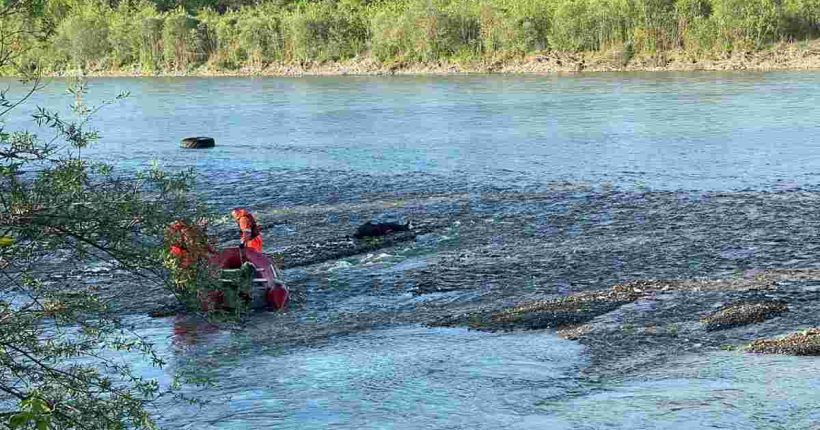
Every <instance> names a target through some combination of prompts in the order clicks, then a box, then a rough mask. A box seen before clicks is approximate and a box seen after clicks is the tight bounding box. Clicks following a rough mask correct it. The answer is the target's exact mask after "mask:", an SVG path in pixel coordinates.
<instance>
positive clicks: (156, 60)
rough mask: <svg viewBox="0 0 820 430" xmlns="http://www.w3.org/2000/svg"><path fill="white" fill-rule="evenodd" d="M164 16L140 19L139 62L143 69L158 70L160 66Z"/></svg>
mask: <svg viewBox="0 0 820 430" xmlns="http://www.w3.org/2000/svg"><path fill="white" fill-rule="evenodd" d="M164 26H165V18H163V17H148V18H143V19H142V21H141V29H140V35H141V38H140V39H141V40H140V63H142V68H143V69H144V70H150V71H154V70H160V69H161V68H162V66H161V64H162V59H163V56H162V52H163V49H162V28H163V27H164Z"/></svg>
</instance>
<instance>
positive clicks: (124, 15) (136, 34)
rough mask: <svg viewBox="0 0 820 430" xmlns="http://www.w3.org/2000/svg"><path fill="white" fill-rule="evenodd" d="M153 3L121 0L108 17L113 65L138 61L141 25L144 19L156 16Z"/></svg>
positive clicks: (140, 46)
mask: <svg viewBox="0 0 820 430" xmlns="http://www.w3.org/2000/svg"><path fill="white" fill-rule="evenodd" d="M157 16H158V13H157V11H156V9H155V8H154V5H153V3H150V2H145V1H144V2H142V3H140V4H138V5H133V4H132V3H130V2H122V3H120V4H119V6H118V7H117V9H115V10H113V11H112V12H111V14H110V18H109V30H108V40H109V43H110V45H111V49H112V52H111V54H112V57H113V58H112V60H113V62H114V67H116V68H118V67H122V66H125V65H128V64H133V63H137V62H139V61H140V58H141V53H142V49H143V37H142V35H143V33H142V31H143V26H142V23H143V22H144V20H146V19H150V18H156V17H157Z"/></svg>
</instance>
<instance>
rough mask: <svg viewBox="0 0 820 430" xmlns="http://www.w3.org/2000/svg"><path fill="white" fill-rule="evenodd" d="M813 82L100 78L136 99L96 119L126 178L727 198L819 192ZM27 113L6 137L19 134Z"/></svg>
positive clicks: (792, 78) (99, 86)
mask: <svg viewBox="0 0 820 430" xmlns="http://www.w3.org/2000/svg"><path fill="white" fill-rule="evenodd" d="M818 80H820V78H818V76H817V75H816V74H813V73H732V74H728V73H726V74H721V73H653V74H584V75H578V76H560V77H559V76H469V77H463V76H458V77H328V78H324V77H321V78H320V77H315V78H310V77H308V78H298V79H297V78H156V79H144V78H135V79H131V78H116V79H92V80H91V81H90V84H89V88H90V90H91V92H90V94H89V96H88V97H87V102H88V103H90V104H98V103H99V102H100V101H101V100H105V99H111V98H113V97H114V96H115V95H116V94H118V93H120V92H130V94H131V97H130V98H129V99H126V100H124V101H122V102H120V103H118V104H116V105H114V106H108V107H105V108H104V109H103V110H101V111H100V112H99V114H98V116H97V118H96V120H95V121H94V122H93V126H95V127H97V128H98V129H100V130H101V131H102V136H103V140H102V142H101V143H100V144H99V145H97V147H96V151H97V152H98V153H100V154H103V155H104V156H106V157H108V158H109V159H111V160H114V161H116V162H117V163H118V164H122V165H123V166H142V165H144V164H145V163H146V162H147V161H150V160H152V159H157V160H159V161H160V162H161V163H162V164H163V165H165V166H168V167H184V166H195V167H197V168H199V169H200V171H201V172H204V173H206V174H209V175H211V176H212V177H213V178H216V177H221V178H224V177H225V175H228V178H231V179H233V178H244V177H243V176H242V174H243V173H247V172H254V173H255V174H256V176H257V177H258V176H260V175H261V173H262V172H267V173H269V172H271V171H274V172H281V171H283V170H288V171H291V173H292V174H294V175H298V174H299V173H300V172H305V171H311V172H313V171H319V170H321V171H325V170H330V171H335V170H341V171H346V172H355V173H358V174H373V175H394V174H399V173H406V172H424V173H427V174H431V175H444V176H454V177H468V178H469V179H470V180H472V181H480V182H494V183H504V184H510V183H513V184H520V185H536V184H539V183H543V182H546V181H572V182H583V181H588V182H591V183H595V184H600V183H612V184H616V185H619V186H627V187H650V188H652V189H672V190H677V189H687V190H691V189H694V190H716V189H721V190H733V189H745V188H752V189H759V188H760V187H764V186H769V185H771V184H773V183H776V182H777V181H778V180H780V181H790V182H794V183H798V184H801V183H803V184H805V183H812V182H813V181H814V179H815V174H816V172H817V171H818V166H820V155H818V154H817V153H816V151H813V148H812V142H813V141H814V138H815V136H816V135H817V134H818V132H820V123H818V121H817V119H818V117H820V103H818V102H820V96H818V91H817V85H818ZM5 82H7V83H11V84H12V85H14V83H13V81H8V80H7V81H5ZM14 88H17V87H16V86H14ZM64 92H65V82H64V81H54V82H52V84H51V85H50V86H49V87H47V88H46V89H45V90H44V92H43V93H41V94H37V95H35V96H34V97H33V98H32V101H33V104H39V105H45V106H48V107H50V108H62V107H64V106H67V105H68V104H69V103H71V102H72V98H71V97H70V96H67V95H65V94H64ZM18 93H19V91H18ZM32 109H33V108H32V106H31V105H29V106H28V108H27V109H21V110H20V111H17V116H13V117H10V118H8V120H7V126H8V127H9V128H12V129H13V128H16V127H18V126H19V125H20V124H22V123H23V121H24V120H25V116H26V115H27V114H30V113H31V112H32ZM63 110H64V111H65V109H63ZM195 135H205V136H212V137H214V138H215V139H216V142H217V147H216V148H215V149H213V150H209V151H186V150H182V149H180V148H179V145H178V142H179V140H180V139H181V138H183V137H187V136H195Z"/></svg>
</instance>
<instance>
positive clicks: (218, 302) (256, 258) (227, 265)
mask: <svg viewBox="0 0 820 430" xmlns="http://www.w3.org/2000/svg"><path fill="white" fill-rule="evenodd" d="M209 262H210V263H211V264H213V265H216V266H218V267H219V269H220V275H219V280H220V281H221V282H222V285H223V286H225V287H227V288H225V292H223V291H206V292H203V293H202V295H201V296H200V301H201V302H202V310H203V311H206V312H207V311H208V310H209V309H214V308H219V307H221V308H236V307H237V305H238V301H239V300H242V301H243V302H244V303H246V304H248V305H250V307H251V308H252V309H261V308H273V309H282V308H284V307H285V306H286V305H287V303H288V299H289V298H290V292H289V291H288V287H287V286H286V285H285V278H284V274H283V273H282V270H280V269H278V268H277V267H276V266H274V265H273V264H271V262H270V260H268V257H266V256H265V254H262V253H258V252H255V251H252V250H250V249H248V248H243V249H240V248H237V247H230V248H225V249H223V250H221V251H220V252H219V253H218V254H216V255H215V256H213V257H211V258H210V260H209ZM245 263H250V265H251V266H252V267H253V278H252V282H251V287H250V289H249V290H248V289H247V287H244V288H243V285H242V284H243V283H242V282H240V280H241V278H242V276H241V275H242V266H243V265H244V264H245ZM246 270H247V269H246Z"/></svg>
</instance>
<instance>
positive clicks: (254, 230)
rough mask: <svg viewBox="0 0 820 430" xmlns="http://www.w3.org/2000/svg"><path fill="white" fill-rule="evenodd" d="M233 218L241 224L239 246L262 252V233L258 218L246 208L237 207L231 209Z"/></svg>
mask: <svg viewBox="0 0 820 430" xmlns="http://www.w3.org/2000/svg"><path fill="white" fill-rule="evenodd" d="M231 215H232V216H233V219H234V220H235V221H236V223H237V224H239V230H240V233H241V235H240V237H239V247H240V248H250V249H252V250H253V251H255V252H262V233H261V232H260V231H259V226H258V225H257V224H256V219H254V217H253V215H251V214H250V213H249V212H248V211H247V209H245V208H236V209H234V210H232V211H231Z"/></svg>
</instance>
